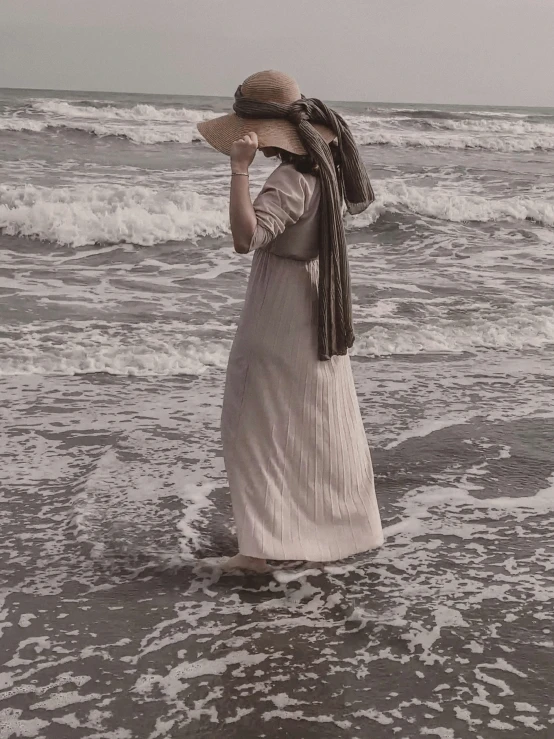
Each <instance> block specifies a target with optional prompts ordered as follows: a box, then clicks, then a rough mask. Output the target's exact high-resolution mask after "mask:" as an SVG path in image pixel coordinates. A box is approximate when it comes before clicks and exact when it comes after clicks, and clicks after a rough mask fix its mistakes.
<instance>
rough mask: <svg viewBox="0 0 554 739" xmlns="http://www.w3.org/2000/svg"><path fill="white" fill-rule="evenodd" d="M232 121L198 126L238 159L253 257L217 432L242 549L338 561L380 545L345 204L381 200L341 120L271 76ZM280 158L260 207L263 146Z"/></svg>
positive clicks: (242, 99) (251, 85) (236, 214)
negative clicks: (355, 369)
mask: <svg viewBox="0 0 554 739" xmlns="http://www.w3.org/2000/svg"><path fill="white" fill-rule="evenodd" d="M233 107H234V113H231V114H229V115H225V116H220V117H218V118H215V119H212V120H210V121H204V122H202V123H200V124H198V129H199V131H200V133H201V134H202V135H203V136H204V138H205V139H206V140H207V141H208V143H210V144H211V145H212V146H213V147H214V148H216V149H217V150H218V151H221V152H223V153H224V154H227V155H229V156H230V158H231V170H232V173H231V198H230V218H231V232H232V235H233V243H234V246H235V249H236V251H237V252H239V253H241V254H243V253H244V254H245V253H247V252H250V251H254V258H253V262H252V270H251V273H250V279H249V282H248V288H247V292H246V299H245V303H244V307H243V309H242V312H241V316H240V320H239V324H238V328H237V332H236V335H235V339H234V342H233V347H232V349H231V354H230V357H229V364H228V367H227V379H226V384H225V394H224V399H223V412H222V419H221V430H222V440H223V453H224V458H225V466H226V469H227V475H228V479H229V487H230V491H231V499H232V503H233V512H234V516H235V521H236V526H237V534H238V543H239V554H238V555H236V556H235V557H232V558H231V559H230V560H229V561H228V563H227V564H226V569H243V570H254V571H258V572H264V571H267V570H268V569H269V568H268V565H267V562H266V560H268V559H273V560H307V561H318V562H322V561H333V560H337V559H342V558H344V557H348V556H350V555H352V554H356V553H357V552H363V551H366V550H369V549H372V548H374V547H378V546H380V545H381V544H382V543H383V532H382V528H381V521H380V517H379V510H378V507H377V501H376V498H375V488H374V481H373V469H372V464H371V457H370V452H369V447H368V444H367V439H366V436H365V431H364V427H363V423H362V418H361V414H360V408H359V404H358V400H357V396H356V390H355V388H354V381H353V377H352V370H351V366H350V358H349V356H348V348H349V347H351V346H352V344H353V342H354V333H353V330H352V305H351V292H350V279H349V271H348V258H347V253H346V237H345V233H344V225H343V219H342V209H343V205H346V207H347V209H348V211H349V212H350V213H359V212H361V211H363V210H365V209H366V208H367V207H368V205H369V204H370V203H371V202H372V201H373V199H374V195H373V190H372V188H371V184H370V182H369V179H368V176H367V173H366V170H365V168H364V166H363V165H362V163H361V159H360V156H359V153H358V150H357V148H356V145H355V143H354V140H353V138H352V134H351V133H350V130H349V128H348V126H347V125H346V123H345V122H344V121H343V119H342V118H341V117H340V116H339V115H338V114H337V113H335V112H334V111H332V110H331V109H329V108H328V107H327V106H326V105H325V104H324V103H322V102H321V101H320V100H316V99H313V98H312V99H307V98H304V97H303V96H302V95H301V94H300V89H299V87H298V85H297V83H296V82H295V80H294V79H292V78H291V77H289V76H288V75H285V74H282V73H280V72H275V71H266V72H259V73H257V74H254V75H252V76H251V77H249V78H248V79H247V80H245V82H244V83H243V84H242V85H241V86H240V87H239V89H238V90H237V92H236V94H235V104H234V106H233ZM258 149H260V150H261V151H262V152H263V153H264V154H265V156H277V157H278V158H280V159H281V164H280V165H279V166H278V167H277V169H275V170H274V172H273V173H272V174H271V175H270V177H269V178H268V180H267V182H266V183H265V185H264V187H263V189H262V191H261V192H260V194H259V195H258V197H257V198H256V200H255V201H254V203H252V201H251V198H250V190H249V180H248V168H249V166H250V164H251V163H252V161H253V159H254V157H255V155H256V151H257V150H258Z"/></svg>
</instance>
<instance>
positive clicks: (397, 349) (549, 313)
mask: <svg viewBox="0 0 554 739" xmlns="http://www.w3.org/2000/svg"><path fill="white" fill-rule="evenodd" d="M231 329H232V327H231ZM550 345H554V309H552V308H542V309H535V310H529V309H522V310H521V311H520V312H519V314H518V315H510V316H506V315H504V316H500V317H498V318H496V319H484V318H474V319H473V320H472V321H471V323H469V324H468V325H465V326H464V325H461V324H456V323H455V322H453V321H452V322H451V321H446V320H442V321H438V322H437V321H436V320H433V321H432V322H423V323H420V324H419V325H413V326H408V327H407V326H404V325H401V326H375V327H374V328H373V329H371V330H370V331H367V332H365V333H362V334H360V335H359V336H358V337H357V339H356V342H355V344H354V347H353V349H352V350H351V354H352V356H353V357H387V356H395V355H416V354H436V353H446V354H460V353H462V352H476V351H483V350H520V349H526V348H528V349H541V348H543V347H546V346H550ZM230 346H231V338H230V337H227V336H226V334H225V333H224V334H223V335H222V337H221V338H218V339H211V340H208V339H202V338H200V337H199V336H196V335H191V334H190V331H189V330H188V327H187V325H186V323H180V322H176V321H168V322H166V323H163V324H158V323H152V324H141V325H136V326H133V327H132V328H129V327H125V326H124V325H119V324H116V323H113V324H110V323H101V324H99V323H97V324H94V325H90V324H88V323H86V322H83V323H77V324H75V323H59V324H57V323H54V324H49V325H48V326H47V327H44V326H41V325H39V324H29V325H28V326H27V327H25V328H24V329H19V330H18V332H17V335H16V336H15V337H14V338H10V337H9V336H7V337H5V338H4V344H3V351H2V357H0V376H9V375H27V374H31V375H75V374H89V373H96V372H106V373H109V374H114V375H136V376H163V375H179V374H187V375H201V374H203V373H204V372H206V370H208V369H210V368H216V369H223V368H224V367H225V366H226V363H227V358H228V355H229V350H230ZM431 430H432V429H431ZM420 433H423V431H417V434H420ZM414 434H416V432H411V433H410V435H414ZM407 438H408V437H407Z"/></svg>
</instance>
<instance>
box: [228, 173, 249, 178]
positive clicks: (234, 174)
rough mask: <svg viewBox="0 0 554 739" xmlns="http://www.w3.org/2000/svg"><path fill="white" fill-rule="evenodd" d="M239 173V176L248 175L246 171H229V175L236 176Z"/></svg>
mask: <svg viewBox="0 0 554 739" xmlns="http://www.w3.org/2000/svg"><path fill="white" fill-rule="evenodd" d="M238 175H240V176H241V177H249V176H250V175H249V174H248V172H231V177H236V176H238Z"/></svg>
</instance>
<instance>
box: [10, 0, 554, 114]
mask: <svg viewBox="0 0 554 739" xmlns="http://www.w3.org/2000/svg"><path fill="white" fill-rule="evenodd" d="M553 38H554V0H271V2H269V1H268V0H257V1H254V0H194V1H192V0H0V87H30V88H53V89H77V90H102V91H107V90H114V91H124V92H158V93H183V94H207V95H232V94H233V93H234V91H235V89H236V87H237V85H238V83H239V82H241V81H242V80H243V79H244V78H245V77H246V76H248V75H249V74H250V73H252V72H255V71H258V70H260V69H270V68H271V69H281V70H283V71H285V72H288V73H290V74H292V75H294V76H295V77H297V79H298V80H299V82H300V84H301V87H302V90H303V91H304V93H305V94H307V95H309V96H310V95H311V96H314V97H321V98H326V99H328V100H364V101H390V102H416V103H433V102H434V103H482V104H498V105H544V106H554V72H553V70H554V43H553Z"/></svg>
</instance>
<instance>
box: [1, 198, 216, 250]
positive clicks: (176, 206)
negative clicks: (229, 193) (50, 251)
mask: <svg viewBox="0 0 554 739" xmlns="http://www.w3.org/2000/svg"><path fill="white" fill-rule="evenodd" d="M0 229H2V230H3V231H4V233H6V234H8V235H12V236H27V237H30V238H37V239H41V240H44V241H51V242H57V243H60V244H67V245H71V246H85V245H87V244H109V243H119V242H131V243H134V244H139V245H150V244H156V243H160V242H166V241H184V240H187V239H196V238H198V237H201V236H212V237H215V236H220V235H221V234H223V233H227V231H228V216H227V203H226V201H225V200H224V199H223V198H218V197H208V196H203V195H199V194H197V193H195V192H187V191H186V190H184V189H182V188H179V189H176V188H175V189H157V188H148V187H124V186H121V185H109V186H108V185H106V186H100V185H79V186H75V187H60V188H46V187H34V186H33V185H27V186H7V185H0Z"/></svg>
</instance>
